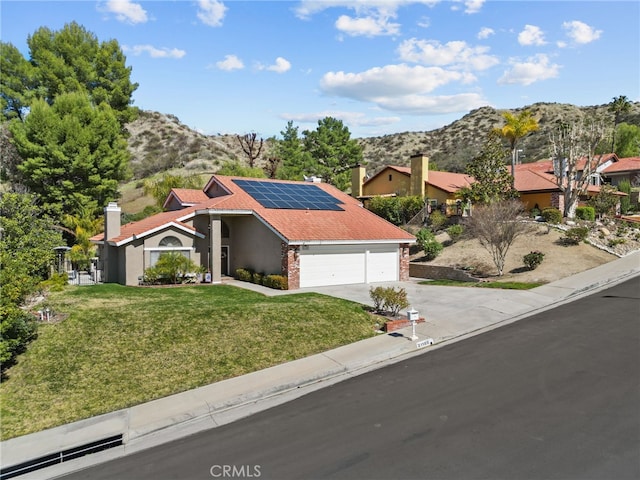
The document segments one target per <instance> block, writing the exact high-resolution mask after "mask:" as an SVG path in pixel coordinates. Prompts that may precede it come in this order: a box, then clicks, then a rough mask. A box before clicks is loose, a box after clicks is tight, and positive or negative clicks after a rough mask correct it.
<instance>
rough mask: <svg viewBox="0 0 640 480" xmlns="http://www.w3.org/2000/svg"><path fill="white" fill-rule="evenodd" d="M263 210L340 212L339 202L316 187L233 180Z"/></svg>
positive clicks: (300, 184) (311, 185)
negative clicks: (263, 208)
mask: <svg viewBox="0 0 640 480" xmlns="http://www.w3.org/2000/svg"><path fill="white" fill-rule="evenodd" d="M233 182H234V183H235V184H236V185H238V186H239V187H240V188H242V189H243V190H244V191H245V192H247V193H248V194H249V195H251V197H253V199H254V200H256V201H257V202H258V203H259V204H260V205H262V206H263V207H265V208H282V209H287V210H336V211H338V210H342V208H341V207H340V205H339V204H340V203H341V202H340V201H339V200H338V199H337V198H335V197H334V196H333V195H331V194H329V193H327V192H325V191H324V190H322V189H321V188H320V187H318V186H317V185H313V184H302V183H278V182H263V181H260V180H238V179H236V180H233Z"/></svg>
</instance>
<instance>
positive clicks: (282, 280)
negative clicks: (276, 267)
mask: <svg viewBox="0 0 640 480" xmlns="http://www.w3.org/2000/svg"><path fill="white" fill-rule="evenodd" d="M262 284H263V285H264V286H265V287H269V288H274V289H276V290H288V289H289V280H288V279H287V277H285V276H284V275H265V277H264V278H263V279H262Z"/></svg>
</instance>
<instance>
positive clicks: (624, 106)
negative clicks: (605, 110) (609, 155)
mask: <svg viewBox="0 0 640 480" xmlns="http://www.w3.org/2000/svg"><path fill="white" fill-rule="evenodd" d="M629 110H631V102H630V101H629V99H628V98H627V97H626V96H624V95H620V96H619V97H613V100H611V103H609V111H610V112H612V113H613V114H614V118H613V135H612V136H611V151H612V152H615V146H616V127H617V126H618V124H619V123H620V117H621V116H622V114H623V113H626V112H628V111H629Z"/></svg>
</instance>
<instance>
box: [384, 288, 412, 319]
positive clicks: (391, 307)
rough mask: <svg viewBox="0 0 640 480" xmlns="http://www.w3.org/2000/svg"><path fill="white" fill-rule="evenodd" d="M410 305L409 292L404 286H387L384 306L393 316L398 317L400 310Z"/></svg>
mask: <svg viewBox="0 0 640 480" xmlns="http://www.w3.org/2000/svg"><path fill="white" fill-rule="evenodd" d="M408 306H409V300H407V292H406V290H405V289H404V288H398V290H396V289H395V288H387V289H385V292H384V307H385V309H386V310H388V311H389V313H390V314H391V316H393V317H396V316H397V315H398V313H399V312H400V310H402V309H403V308H407V307H408Z"/></svg>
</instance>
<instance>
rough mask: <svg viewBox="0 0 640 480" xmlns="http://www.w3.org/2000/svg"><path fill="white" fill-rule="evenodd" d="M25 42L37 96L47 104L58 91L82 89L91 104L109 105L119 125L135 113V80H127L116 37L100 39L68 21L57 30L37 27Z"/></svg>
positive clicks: (129, 73) (123, 57)
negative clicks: (115, 114)
mask: <svg viewBox="0 0 640 480" xmlns="http://www.w3.org/2000/svg"><path fill="white" fill-rule="evenodd" d="M27 43H28V45H29V53H30V63H31V65H32V66H33V68H34V71H35V85H34V86H33V88H34V89H35V91H36V94H37V96H38V98H43V99H44V100H45V101H47V103H49V104H50V105H51V104H53V102H54V100H55V98H56V96H57V95H59V94H62V93H70V92H84V93H87V94H88V95H89V97H90V98H91V101H92V102H93V103H94V104H95V105H99V104H100V103H102V102H105V103H107V104H108V105H109V106H110V107H111V108H113V109H114V110H115V111H116V112H117V117H118V121H119V122H120V124H121V125H124V124H125V123H127V122H129V121H131V120H132V119H133V118H134V117H135V110H134V109H132V108H131V104H132V103H133V100H132V98H131V97H132V95H133V92H134V91H135V90H136V88H138V84H137V83H132V82H131V80H130V76H131V67H127V66H126V65H125V62H126V58H125V56H124V54H123V53H122V50H121V48H120V46H119V44H118V42H117V41H116V40H109V41H106V42H102V43H100V42H99V41H98V38H97V37H96V36H95V34H93V33H91V32H89V31H87V30H86V29H85V28H84V27H83V26H81V25H79V24H77V23H76V22H71V23H69V24H66V25H65V26H64V27H63V28H62V29H61V30H59V31H52V30H50V29H49V28H47V27H41V28H39V29H38V30H37V31H36V32H35V33H34V34H33V35H30V36H29V37H28V38H27Z"/></svg>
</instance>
